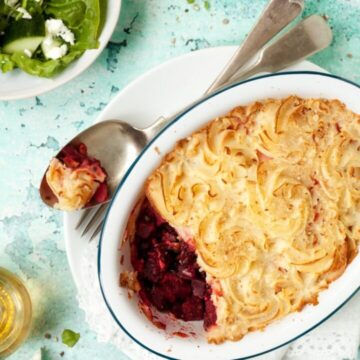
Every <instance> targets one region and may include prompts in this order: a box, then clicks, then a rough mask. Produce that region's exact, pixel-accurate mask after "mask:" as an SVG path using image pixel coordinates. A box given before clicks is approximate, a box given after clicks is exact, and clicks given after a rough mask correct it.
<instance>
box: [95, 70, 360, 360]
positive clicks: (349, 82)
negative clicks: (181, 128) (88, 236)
mask: <svg viewBox="0 0 360 360" xmlns="http://www.w3.org/2000/svg"><path fill="white" fill-rule="evenodd" d="M283 75H318V76H324V77H329V78H333V79H337V80H341V81H343V82H346V83H348V84H351V85H353V86H355V87H357V88H359V89H360V85H358V84H356V83H355V82H353V81H350V80H347V79H344V78H342V77H340V76H336V75H332V74H326V73H322V72H317V71H287V72H282V73H275V74H266V75H261V76H257V77H254V78H251V79H247V80H244V81H241V82H238V83H235V84H232V85H229V86H227V87H225V88H221V89H220V90H218V91H216V92H214V93H212V94H210V95H209V96H207V97H204V98H202V99H201V100H200V101H197V102H196V103H195V104H193V105H191V106H190V107H188V108H187V109H186V110H184V111H182V112H181V113H180V114H178V115H177V116H176V117H175V118H174V119H173V120H172V121H170V123H169V124H167V125H166V126H165V127H164V128H163V129H161V130H160V131H159V133H158V134H157V135H156V136H155V137H154V138H153V139H151V141H150V142H149V143H148V144H147V145H146V146H145V148H144V149H143V150H142V151H141V153H140V154H139V155H138V157H137V158H136V159H135V160H134V162H133V163H132V164H131V166H130V167H129V169H128V170H127V171H126V173H125V175H124V177H123V179H122V180H121V182H120V184H119V185H118V187H117V189H116V190H115V193H114V196H113V198H112V200H111V202H110V205H109V207H108V209H107V210H106V214H105V218H104V221H103V225H102V229H101V234H100V241H99V247H98V249H99V250H98V262H97V263H98V279H99V285H100V290H101V294H102V296H103V299H104V301H105V304H106V307H107V308H108V310H109V312H110V314H111V316H112V317H113V318H114V320H115V321H116V323H117V324H118V325H119V326H120V328H121V329H122V330H123V331H124V332H125V333H126V334H127V335H128V336H129V337H130V338H131V339H132V340H133V341H135V342H136V343H137V344H138V345H140V346H141V347H143V348H144V349H146V350H148V351H150V352H151V353H153V354H155V355H157V356H160V357H162V358H164V359H169V360H179V359H177V358H173V357H170V356H168V355H166V354H162V353H159V352H157V351H155V350H153V349H151V348H149V347H147V346H146V345H144V344H143V343H142V342H141V341H139V340H138V339H136V338H135V336H134V335H132V334H131V333H130V332H129V331H128V330H127V329H126V328H125V327H124V326H123V325H122V323H121V322H120V320H119V319H118V318H117V316H116V315H115V313H114V311H113V310H112V308H111V306H110V304H109V303H108V300H107V298H106V295H105V292H104V289H103V284H102V280H101V249H102V243H103V235H104V228H105V225H106V222H107V220H108V215H109V212H110V210H111V207H112V205H113V202H114V200H115V199H116V196H117V194H118V192H119V191H120V189H121V188H122V186H123V184H124V183H125V181H126V179H127V178H128V177H129V175H130V173H131V172H132V170H133V168H134V167H135V165H136V164H137V163H138V162H139V160H140V159H141V158H142V156H143V154H144V153H145V152H146V151H147V149H148V148H149V147H150V146H151V145H152V144H153V142H154V141H155V140H156V139H157V138H158V137H159V136H160V135H161V134H162V133H163V132H164V131H165V130H167V129H168V128H169V127H171V126H172V125H173V124H175V123H176V122H177V121H178V120H179V119H180V118H182V117H183V116H184V115H186V114H187V113H188V112H189V111H191V110H192V109H194V108H195V107H197V106H198V105H200V104H202V103H203V102H205V101H207V100H209V99H211V98H212V97H214V96H216V95H218V94H221V93H223V92H225V91H227V90H229V89H232V88H234V87H238V86H240V85H242V84H245V83H248V82H253V81H256V80H259V79H263V78H268V77H275V76H283ZM359 290H360V285H359V286H358V288H357V289H356V290H355V291H354V292H353V293H352V294H350V296H349V297H348V298H347V299H346V300H345V301H344V302H343V303H342V304H340V305H339V306H338V307H337V308H336V309H334V310H333V311H332V312H331V313H330V314H328V315H327V316H326V317H325V318H323V319H322V320H321V321H319V322H318V323H317V324H315V325H314V326H312V327H310V328H309V329H307V330H306V331H304V332H302V333H301V334H299V335H297V336H296V337H294V338H293V339H291V340H288V341H286V342H284V343H282V344H280V345H277V346H275V347H273V348H271V349H269V350H266V351H263V352H261V353H257V354H254V355H250V356H246V357H242V358H237V359H234V360H245V359H251V358H254V357H257V356H260V355H264V354H267V353H269V352H272V351H274V350H276V349H279V348H281V347H283V346H285V345H287V344H290V343H291V342H293V341H295V340H297V339H299V338H301V337H302V336H304V335H305V334H307V333H308V332H310V331H312V330H314V329H315V328H316V327H318V326H319V325H321V324H322V323H324V322H325V321H326V320H328V319H329V318H330V317H331V316H332V315H334V314H335V313H336V312H337V311H338V310H340V309H341V308H342V307H343V306H344V305H345V304H346V303H347V302H349V301H350V300H351V299H352V298H353V297H354V296H355V295H356V293H357V292H358V291H359ZM144 321H145V318H144Z"/></svg>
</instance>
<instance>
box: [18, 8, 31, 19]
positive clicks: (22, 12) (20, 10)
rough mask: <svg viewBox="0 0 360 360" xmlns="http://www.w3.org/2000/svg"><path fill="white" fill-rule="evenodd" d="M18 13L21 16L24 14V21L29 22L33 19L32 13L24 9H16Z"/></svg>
mask: <svg viewBox="0 0 360 360" xmlns="http://www.w3.org/2000/svg"><path fill="white" fill-rule="evenodd" d="M16 11H17V12H19V13H20V14H22V18H23V19H29V20H30V19H32V16H31V15H30V13H29V12H28V11H27V10H26V9H24V8H23V7H18V8H17V9H16Z"/></svg>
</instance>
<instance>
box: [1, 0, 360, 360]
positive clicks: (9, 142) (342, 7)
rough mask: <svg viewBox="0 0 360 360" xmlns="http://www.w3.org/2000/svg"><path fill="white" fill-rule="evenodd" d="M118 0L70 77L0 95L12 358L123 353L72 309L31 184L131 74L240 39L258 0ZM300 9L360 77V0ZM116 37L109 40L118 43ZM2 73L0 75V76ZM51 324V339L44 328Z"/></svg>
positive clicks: (329, 61) (50, 224) (323, 59)
mask: <svg viewBox="0 0 360 360" xmlns="http://www.w3.org/2000/svg"><path fill="white" fill-rule="evenodd" d="M209 3H210V9H209V10H206V9H205V8H204V1H202V0H196V4H195V5H189V4H188V3H187V1H186V0H125V1H124V2H123V8H122V15H121V19H120V22H119V24H118V26H117V30H116V33H115V34H114V36H113V40H114V42H113V43H110V44H109V45H108V46H107V48H106V49H105V51H104V53H103V54H102V56H101V57H100V58H99V59H98V60H97V62H96V63H95V64H94V65H93V66H92V67H91V68H90V69H89V70H88V71H86V72H85V73H84V74H82V75H81V76H80V77H78V78H77V79H76V80H75V81H72V82H71V83H69V84H67V85H65V86H63V87H61V88H59V89H57V90H55V91H52V92H50V93H48V94H46V95H44V96H40V97H38V98H33V99H29V100H23V101H15V102H2V103H0V119H1V120H0V171H1V177H0V189H1V191H0V265H1V266H4V267H6V268H8V269H9V270H12V271H14V272H15V273H17V274H19V275H20V276H21V277H22V278H23V279H24V280H25V282H26V284H27V286H28V287H29V289H30V291H31V293H32V297H33V302H34V311H35V316H34V326H33V330H32V333H31V336H30V338H29V339H28V340H27V342H26V343H25V344H24V345H23V346H22V347H21V348H20V349H19V350H18V351H17V352H16V353H15V354H14V355H12V356H11V357H10V359H11V360H27V359H31V357H32V354H33V353H34V352H35V351H36V350H37V349H38V348H40V347H45V351H44V359H48V360H50V359H60V358H61V356H60V352H62V351H64V352H65V354H64V359H74V360H77V359H89V360H92V359H107V360H113V359H117V360H119V359H120V360H121V359H125V358H126V357H125V356H124V355H122V354H121V353H120V352H119V351H118V350H117V349H115V348H114V347H113V346H111V345H106V344H99V343H97V342H96V340H95V334H94V333H93V332H91V331H90V330H89V329H88V327H87V325H86V323H85V321H84V314H83V312H82V311H81V310H79V308H78V304H77V301H76V289H75V286H74V283H73V281H72V279H71V275H70V272H69V268H68V264H67V260H66V254H65V252H64V243H63V230H62V217H61V215H60V214H59V213H57V212H54V211H51V210H49V209H48V208H46V207H44V206H43V205H42V203H41V202H40V200H39V196H38V192H37V187H38V184H39V181H40V178H41V176H42V171H43V169H44V168H45V167H46V165H47V162H48V160H49V158H51V157H52V156H53V154H54V153H55V152H56V151H57V150H58V149H59V146H60V145H61V144H63V143H65V142H66V141H67V140H69V139H70V138H71V137H73V136H74V135H75V134H76V133H77V132H78V131H80V130H82V129H84V128H85V127H87V126H88V125H90V124H92V123H93V121H94V120H95V118H96V117H97V115H98V114H99V112H100V111H101V110H102V109H103V108H104V107H105V106H106V104H107V103H108V102H109V101H110V100H111V99H112V98H113V97H114V96H115V94H116V93H117V92H118V91H119V90H121V89H122V88H123V87H124V86H125V85H126V84H128V83H129V82H130V81H131V80H133V79H135V78H136V77H137V76H138V75H140V74H142V73H144V72H145V71H146V70H148V69H150V68H151V67H153V66H154V65H157V64H160V63H162V62H163V61H165V60H167V59H170V58H173V57H175V56H177V55H180V54H183V53H186V52H189V51H194V50H197V49H200V48H204V47H209V46H217V45H230V44H238V43H239V42H240V40H241V39H243V38H244V36H245V34H246V33H247V32H248V31H249V29H250V28H251V26H252V24H253V22H254V19H255V18H256V17H257V16H258V14H259V12H260V11H261V9H262V8H263V6H264V4H265V3H266V1H265V0H252V1H245V0H242V1H240V0H227V1H223V0H210V1H209ZM306 3H307V4H306V10H305V15H308V14H311V13H315V12H317V13H320V14H322V15H326V16H328V17H329V22H330V24H331V26H332V27H333V30H334V36H335V37H334V42H333V44H332V46H331V47H330V48H329V49H327V50H325V51H323V52H322V53H321V54H318V55H316V56H314V57H313V59H312V60H313V61H314V62H315V63H317V64H319V65H320V66H322V67H324V68H325V69H327V70H329V71H330V72H332V73H334V74H337V75H341V76H344V77H347V78H349V79H351V80H354V81H356V82H358V83H359V82H360V70H359V69H360V45H359V44H360V25H359V19H360V2H359V1H358V0H352V1H350V0H349V1H346V0H333V1H329V0H321V1H316V0H308V1H307V2H306ZM115 42H116V43H115ZM0 81H1V75H0ZM65 328H70V329H73V330H75V331H77V332H80V333H81V339H80V341H79V343H78V344H77V345H76V346H75V347H74V348H73V349H69V348H66V347H65V346H64V345H62V344H61V341H56V336H58V337H59V336H60V334H61V332H62V330H63V329H65ZM45 333H50V334H51V335H52V338H51V339H45V337H44V334H45Z"/></svg>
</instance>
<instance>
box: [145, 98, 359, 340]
mask: <svg viewBox="0 0 360 360" xmlns="http://www.w3.org/2000/svg"><path fill="white" fill-rule="evenodd" d="M359 150H360V116H359V115H357V114H355V113H353V112H351V111H350V110H348V109H347V108H346V107H345V105H344V104H343V103H341V102H340V101H338V100H326V99H302V98H299V97H296V96H290V97H288V98H285V99H279V100H278V99H268V100H265V101H262V102H255V103H252V104H250V105H248V106H239V107H237V108H235V109H233V110H232V111H231V112H229V113H228V114H227V115H226V116H222V117H219V118H217V119H215V120H214V121H212V122H210V123H209V124H208V125H207V126H205V127H204V128H203V129H201V130H200V131H198V132H196V133H194V134H192V135H191V136H189V137H188V138H186V139H183V140H181V141H180V142H178V143H177V145H176V147H175V148H174V150H173V151H171V152H170V153H169V154H167V155H166V157H165V158H164V160H163V162H162V164H161V165H160V166H159V167H158V168H157V169H156V170H155V171H154V172H153V174H152V175H151V176H150V177H149V178H148V179H147V182H146V186H145V189H146V190H145V191H146V196H147V197H148V199H149V200H150V202H151V204H152V206H153V207H154V208H155V209H156V211H157V212H159V214H160V215H161V216H162V217H163V218H164V219H165V220H166V221H168V222H169V224H170V225H171V226H173V227H174V228H175V229H176V230H177V231H178V233H179V234H180V235H181V236H182V237H183V239H187V241H191V242H192V243H193V244H194V246H195V249H196V253H197V255H198V260H197V261H198V264H199V265H200V267H201V268H202V269H203V270H204V271H205V272H206V274H207V282H208V283H209V284H210V285H211V286H212V288H213V294H212V300H213V303H214V304H215V306H216V312H217V324H216V326H213V327H212V328H211V329H209V330H208V332H207V339H208V341H209V342H211V343H221V342H223V341H225V340H233V341H236V340H239V339H241V338H242V337H243V336H244V335H245V334H246V333H248V332H249V331H254V330H258V329H262V328H264V327H265V326H266V325H268V324H270V323H272V322H273V321H275V320H277V319H280V318H282V317H284V316H285V315H287V314H289V313H291V312H294V311H300V310H301V309H302V308H303V307H304V306H305V305H306V304H314V305H315V304H317V298H318V294H319V292H320V291H321V290H323V289H326V288H327V287H328V284H329V283H330V282H332V281H334V280H335V279H337V278H338V277H339V276H340V275H341V274H342V273H343V272H344V270H345V269H346V267H347V265H348V264H349V263H350V261H351V260H352V259H353V258H354V257H355V256H356V254H357V249H358V246H359V241H360V211H359V210H360V182H359V178H360V151H359Z"/></svg>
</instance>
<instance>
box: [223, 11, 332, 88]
mask: <svg viewBox="0 0 360 360" xmlns="http://www.w3.org/2000/svg"><path fill="white" fill-rule="evenodd" d="M331 41H332V32H331V29H330V27H329V25H328V24H327V22H326V21H325V20H324V19H323V18H322V17H321V16H319V15H312V16H309V17H307V18H306V19H305V20H303V21H302V22H300V23H299V24H298V25H296V26H295V27H294V28H293V29H291V30H290V31H289V32H288V33H286V34H285V35H283V36H282V37H280V38H278V39H277V40H275V41H274V42H273V43H272V44H270V45H266V46H265V47H264V49H263V50H262V51H261V53H260V55H259V57H258V59H257V61H256V62H255V63H254V64H253V65H252V66H251V67H249V68H247V69H244V70H242V71H240V72H238V73H236V74H234V75H233V76H232V77H231V78H230V80H229V82H228V84H231V83H233V82H236V81H239V80H243V79H246V78H249V77H251V76H253V75H255V74H257V73H260V72H276V71H279V70H282V69H284V68H286V67H288V66H290V65H293V64H294V63H296V62H298V61H300V60H303V59H305V58H307V57H309V56H310V55H313V54H314V53H316V52H318V51H320V50H322V49H325V48H326V47H328V46H329V45H330V43H331Z"/></svg>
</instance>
